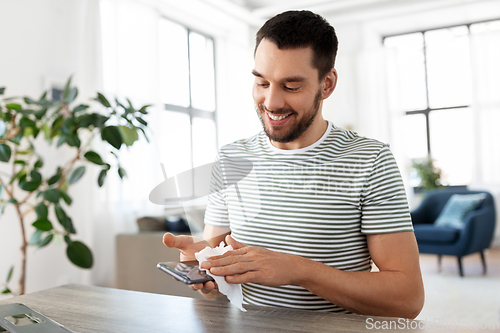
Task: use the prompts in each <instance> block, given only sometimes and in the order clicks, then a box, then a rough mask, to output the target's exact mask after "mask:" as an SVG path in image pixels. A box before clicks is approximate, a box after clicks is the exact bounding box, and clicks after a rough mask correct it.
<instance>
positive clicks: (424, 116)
mask: <svg viewBox="0 0 500 333" xmlns="http://www.w3.org/2000/svg"><path fill="white" fill-rule="evenodd" d="M499 23H500V21H491V22H483V23H475V24H465V25H460V26H454V27H448V28H440V29H433V30H427V31H420V32H414V33H408V34H404V35H398V36H390V37H385V38H384V46H385V47H386V48H387V50H388V52H389V53H392V56H393V57H392V58H391V59H393V60H394V61H393V62H392V63H391V64H390V68H389V73H390V75H389V80H392V82H389V85H390V87H391V88H392V89H393V90H396V91H390V95H391V96H392V101H391V103H392V104H393V105H394V104H395V105H397V107H396V108H397V109H398V110H399V111H402V112H404V113H405V117H404V120H403V127H404V128H403V133H404V135H405V138H404V141H405V147H406V152H407V156H408V157H409V158H410V159H414V160H416V159H424V158H427V157H430V158H432V159H433V160H435V161H436V164H437V166H438V167H439V168H441V170H442V172H443V183H444V185H466V184H468V183H470V182H471V180H472V170H473V160H474V140H475V135H476V134H475V128H474V125H473V124H474V117H473V116H474V115H473V111H472V108H471V104H472V100H473V89H472V68H471V67H472V66H471V35H473V34H474V33H475V32H477V31H481V32H482V31H485V30H488V29H498V26H499Z"/></svg>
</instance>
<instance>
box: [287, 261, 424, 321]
mask: <svg viewBox="0 0 500 333" xmlns="http://www.w3.org/2000/svg"><path fill="white" fill-rule="evenodd" d="M298 258H299V259H298V261H300V262H299V263H298V264H300V266H296V267H301V268H300V270H298V271H297V277H296V278H297V281H296V284H298V285H300V286H302V287H304V288H306V289H307V290H309V291H310V292H312V293H313V294H316V295H318V296H320V297H323V298H324V299H326V300H328V301H330V302H332V303H334V304H336V305H338V306H340V307H342V308H344V309H346V310H349V311H352V312H356V313H362V314H365V315H377V316H391V317H403V318H415V317H416V316H417V315H418V313H419V312H420V310H421V308H422V305H423V287H422V285H421V284H419V281H420V280H419V279H418V278H414V277H413V276H409V274H405V273H403V272H399V271H382V272H350V271H341V270H338V269H335V268H333V267H329V266H327V265H324V264H322V263H319V262H316V261H313V260H309V259H305V258H302V257H298ZM311 272H314V274H311ZM420 282H421V281H420Z"/></svg>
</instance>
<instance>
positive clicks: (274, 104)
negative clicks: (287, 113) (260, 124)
mask: <svg viewBox="0 0 500 333" xmlns="http://www.w3.org/2000/svg"><path fill="white" fill-rule="evenodd" d="M264 105H265V107H266V109H268V110H269V111H274V110H279V109H281V108H283V107H285V98H284V96H283V92H282V91H281V90H280V89H279V88H278V87H273V86H271V87H269V89H268V90H267V94H266V100H265V101H264Z"/></svg>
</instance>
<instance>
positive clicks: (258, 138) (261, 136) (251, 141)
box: [220, 132, 266, 155]
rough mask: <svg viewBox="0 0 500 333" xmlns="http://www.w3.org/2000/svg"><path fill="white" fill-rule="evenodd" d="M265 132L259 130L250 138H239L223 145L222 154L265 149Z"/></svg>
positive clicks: (252, 152) (251, 152) (253, 151)
mask: <svg viewBox="0 0 500 333" xmlns="http://www.w3.org/2000/svg"><path fill="white" fill-rule="evenodd" d="M265 138H266V136H265V133H264V132H259V133H257V134H255V135H253V136H251V137H249V138H244V139H239V140H236V141H234V142H231V143H228V144H226V145H223V146H222V148H221V149H220V154H221V155H234V154H245V153H246V154H255V153H256V152H258V151H263V150H265V147H266V141H265Z"/></svg>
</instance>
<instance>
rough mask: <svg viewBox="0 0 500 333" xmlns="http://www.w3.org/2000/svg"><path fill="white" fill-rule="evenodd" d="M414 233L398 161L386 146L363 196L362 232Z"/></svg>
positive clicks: (375, 165)
mask: <svg viewBox="0 0 500 333" xmlns="http://www.w3.org/2000/svg"><path fill="white" fill-rule="evenodd" d="M402 231H413V226H412V222H411V216H410V212H409V208H408V200H407V198H406V192H405V189H404V185H403V180H402V179H401V174H400V172H399V169H398V166H397V164H396V160H395V159H394V156H393V155H392V153H391V151H390V150H389V148H388V146H386V145H384V147H382V149H381V150H380V152H379V153H378V155H377V156H376V158H375V160H374V163H373V165H372V169H371V172H370V175H369V176H368V178H367V181H366V183H365V186H364V189H363V192H362V194H361V232H362V233H364V234H382V233H391V232H402Z"/></svg>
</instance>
